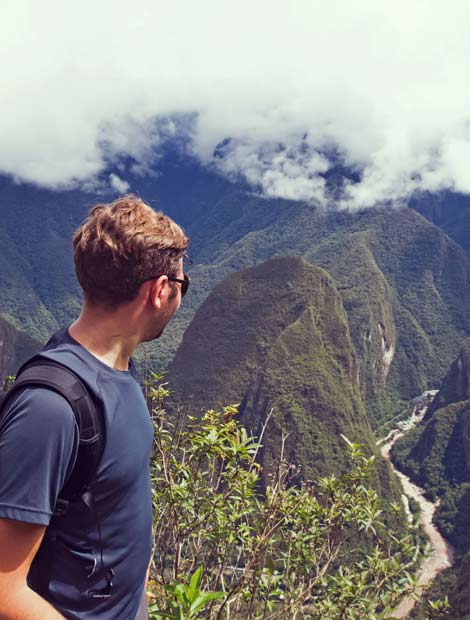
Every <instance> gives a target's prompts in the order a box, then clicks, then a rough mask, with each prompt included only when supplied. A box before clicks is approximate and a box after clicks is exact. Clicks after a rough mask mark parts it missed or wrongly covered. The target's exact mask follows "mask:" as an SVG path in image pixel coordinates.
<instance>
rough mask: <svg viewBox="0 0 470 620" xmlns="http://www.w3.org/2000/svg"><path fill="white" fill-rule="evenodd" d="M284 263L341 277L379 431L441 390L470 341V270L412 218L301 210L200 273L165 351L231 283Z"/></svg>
mask: <svg viewBox="0 0 470 620" xmlns="http://www.w3.org/2000/svg"><path fill="white" fill-rule="evenodd" d="M282 255H294V256H302V257H304V258H305V259H306V260H308V261H309V262H311V263H313V264H315V265H318V266H320V267H324V268H325V269H326V270H327V271H328V272H329V273H330V274H331V275H332V276H333V278H334V280H335V283H336V286H337V288H338V290H339V292H340V293H341V296H342V299H343V303H344V307H345V309H346V312H347V315H348V320H349V325H350V332H351V338H352V341H353V344H354V346H355V349H356V351H357V352H358V355H359V358H358V370H359V376H360V383H361V391H362V394H363V397H364V400H365V402H366V405H367V409H368V414H369V416H370V419H371V421H372V422H373V424H374V425H379V424H380V423H381V421H383V420H384V419H386V418H387V417H388V416H390V415H392V413H393V412H394V411H396V408H397V401H398V400H400V399H405V400H407V399H409V398H412V397H414V396H415V395H417V394H419V393H421V392H422V391H423V390H424V389H426V388H428V387H435V386H436V385H438V384H439V383H440V381H441V380H442V377H443V376H444V374H445V372H446V369H447V368H448V366H449V364H450V363H451V361H452V359H453V358H454V357H455V355H456V354H457V352H458V350H459V347H460V344H461V341H462V338H463V337H465V336H466V335H467V334H469V333H470V261H469V259H468V257H467V255H466V254H465V252H464V251H463V250H462V249H461V248H460V247H459V246H458V245H457V244H456V243H454V242H453V241H451V240H450V239H449V238H448V237H446V235H445V234H444V233H443V232H442V231H441V230H440V229H439V228H437V227H436V226H434V225H433V224H431V223H430V222H428V221H427V220H426V219H425V218H423V217H422V216H420V215H419V214H417V213H416V212H414V211H412V210H410V209H402V210H382V211H381V210H369V211H367V212H361V213H356V214H351V213H328V212H321V211H319V210H318V209H315V208H313V207H307V206H304V205H295V206H294V205H292V204H291V205H285V210H284V211H283V212H282V213H278V218H277V219H276V221H275V223H273V224H272V225H269V226H267V227H266V228H264V229H262V230H258V231H253V232H251V233H249V234H247V235H245V236H244V237H243V238H242V239H240V240H239V241H237V242H236V243H235V244H234V245H233V246H232V247H231V248H229V249H227V250H226V251H225V252H223V253H222V254H221V256H220V257H219V258H218V259H217V260H215V261H214V262H212V263H211V264H207V265H202V264H199V265H195V266H194V267H193V269H192V271H191V275H192V278H193V285H192V291H191V295H190V296H189V297H188V300H187V302H188V303H187V305H186V306H185V307H184V308H183V309H182V312H181V314H180V316H179V317H178V321H179V323H176V324H175V325H174V326H173V327H172V328H171V329H170V330H169V332H168V334H167V335H166V336H165V337H164V339H163V341H162V344H164V345H165V346H167V345H168V343H171V344H170V346H169V347H168V349H171V346H174V345H175V344H176V343H177V342H178V338H179V333H181V332H182V331H183V329H184V328H185V326H187V325H188V324H189V322H190V319H191V317H192V315H193V312H194V311H195V309H196V308H197V307H199V305H200V304H201V303H202V302H203V300H204V299H205V297H206V296H207V294H208V293H209V291H210V290H211V288H212V287H213V286H214V284H215V283H217V282H219V281H220V280H221V279H222V278H224V277H225V276H226V275H227V274H229V273H231V272H233V271H234V270H238V269H243V268H245V267H249V266H253V265H256V264H257V263H259V262H260V261H263V260H267V259H269V258H271V257H273V256H282ZM185 302H186V300H185Z"/></svg>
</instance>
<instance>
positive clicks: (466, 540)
mask: <svg viewBox="0 0 470 620" xmlns="http://www.w3.org/2000/svg"><path fill="white" fill-rule="evenodd" d="M469 352H470V341H468V340H467V341H466V342H465V343H464V345H463V348H462V351H461V353H460V354H459V356H458V358H457V360H455V362H454V363H453V364H452V365H451V367H450V370H449V372H448V373H447V375H446V377H445V379H444V382H443V385H442V388H441V390H440V391H439V393H438V394H437V396H436V398H435V399H434V402H433V403H432V408H433V410H432V413H431V414H430V415H427V416H426V421H425V424H424V427H417V428H416V429H414V430H413V431H411V432H410V433H408V434H407V435H406V436H405V437H404V438H402V439H401V440H399V441H398V442H397V443H396V445H395V447H394V449H393V459H394V461H395V462H396V463H397V464H398V466H399V468H400V469H402V470H403V471H405V472H406V473H408V475H410V477H411V478H412V479H413V480H415V481H416V482H417V483H418V484H419V485H420V486H422V487H424V489H425V490H426V493H427V495H428V496H429V497H430V498H431V499H433V500H437V499H438V500H439V502H440V504H439V508H438V510H437V511H436V515H435V522H436V524H437V526H438V527H439V529H440V531H441V532H442V534H443V535H444V536H445V537H446V538H447V539H448V540H449V541H450V542H451V543H452V544H453V545H454V547H455V548H456V550H457V559H456V563H455V565H454V567H453V568H452V569H450V570H449V571H445V573H443V574H442V575H440V576H439V577H438V579H437V580H436V582H435V584H433V586H432V591H433V593H435V594H437V595H442V594H449V598H450V601H451V603H452V605H453V610H452V611H451V613H450V615H449V616H446V618H451V619H452V620H469V619H470V594H469V592H468V579H469V578H470V394H469V391H468V382H467V378H468V376H469V373H470V355H469ZM416 617H417V618H421V617H423V616H422V614H421V612H420V613H418V614H417V616H416Z"/></svg>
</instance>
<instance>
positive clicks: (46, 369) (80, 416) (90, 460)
mask: <svg viewBox="0 0 470 620" xmlns="http://www.w3.org/2000/svg"><path fill="white" fill-rule="evenodd" d="M34 386H36V387H41V388H46V389H50V390H53V391H54V392H57V393H58V394H60V395H61V396H63V397H64V398H65V400H66V401H67V402H68V403H69V405H70V406H71V408H72V410H73V414H74V416H75V420H76V423H77V426H78V431H79V444H78V452H77V458H76V461H75V464H74V467H73V469H72V473H71V474H70V476H69V478H68V479H67V481H66V482H65V484H64V486H63V487H62V489H61V491H60V493H59V497H58V498H57V501H56V504H55V507H54V512H53V516H52V520H51V523H50V524H49V526H48V527H47V530H46V533H45V535H44V538H43V542H42V543H41V545H40V548H39V550H38V552H37V554H36V557H35V558H34V560H33V563H32V565H31V568H30V572H29V574H28V584H29V585H30V587H32V588H33V589H34V590H35V591H36V592H38V593H39V594H43V595H44V594H45V593H47V591H48V589H49V582H50V578H51V573H50V569H51V557H50V554H47V552H46V550H45V545H44V543H45V542H46V541H48V540H49V541H52V542H54V541H55V536H56V528H57V524H58V522H60V521H58V520H60V518H61V517H63V516H64V515H65V514H66V512H67V510H68V508H69V506H70V503H71V502H77V501H82V502H84V503H85V505H86V506H87V508H88V509H89V510H90V512H91V513H92V515H93V516H94V519H95V522H96V527H97V531H98V534H99V549H98V554H97V556H98V557H99V558H100V564H101V570H102V572H103V573H105V578H106V586H105V587H104V588H101V589H90V590H88V596H89V597H91V598H98V599H100V598H108V597H109V596H111V592H112V588H113V577H114V570H113V569H112V568H108V569H107V568H106V567H105V564H104V561H103V543H102V540H101V526H100V522H99V518H98V515H97V512H96V509H95V502H94V497H93V493H92V491H91V489H90V483H91V482H92V480H93V479H94V478H95V475H96V470H97V467H98V463H99V461H100V459H101V456H102V454H103V451H104V444H105V425H104V416H103V413H102V410H101V408H100V406H99V405H98V403H97V402H96V400H95V398H94V397H93V395H92V394H91V393H90V392H89V390H88V389H87V388H86V386H85V384H84V383H83V382H82V380H81V379H80V378H79V377H78V376H77V375H76V374H75V373H74V372H73V371H72V370H70V368H67V367H66V366H63V365H62V364H60V363H59V362H56V361H54V360H50V359H48V358H47V357H44V356H42V355H41V354H40V353H39V354H37V355H35V356H34V357H32V358H31V359H30V360H28V361H27V362H26V363H25V364H23V366H21V368H20V369H19V371H18V374H17V376H16V379H15V382H14V383H13V385H12V386H11V387H10V389H9V390H8V391H7V392H6V393H5V394H3V395H1V396H0V417H1V415H2V412H3V411H4V409H5V406H6V404H7V403H8V402H9V401H10V399H12V398H13V397H14V396H15V395H16V394H17V393H18V392H20V390H21V389H23V388H25V387H34ZM97 556H95V560H94V565H93V568H92V570H91V572H90V574H89V575H88V577H89V578H90V577H93V576H94V575H95V573H96V569H97Z"/></svg>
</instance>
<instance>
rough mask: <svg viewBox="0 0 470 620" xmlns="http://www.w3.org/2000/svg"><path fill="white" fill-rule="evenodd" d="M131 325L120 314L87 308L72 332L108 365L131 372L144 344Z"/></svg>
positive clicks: (72, 326)
mask: <svg viewBox="0 0 470 620" xmlns="http://www.w3.org/2000/svg"><path fill="white" fill-rule="evenodd" d="M126 323H127V325H126ZM131 325H132V322H129V321H128V320H127V321H123V317H122V316H120V314H119V313H118V312H116V313H112V314H110V313H109V312H103V311H100V310H99V309H90V308H86V307H84V308H83V310H82V313H81V314H80V317H79V318H78V319H77V320H76V321H75V322H74V323H72V325H71V326H70V327H69V333H70V335H71V336H72V338H73V339H74V340H76V341H77V342H79V343H80V344H81V345H82V346H83V347H85V349H87V350H88V351H89V352H90V353H91V354H92V355H94V356H95V357H96V358H97V359H99V360H100V361H102V362H103V363H104V364H106V365H108V366H110V367H111V368H114V369H115V370H128V368H129V360H130V358H131V355H132V353H133V352H134V350H135V348H136V347H137V345H138V344H139V342H140V338H139V335H138V334H136V333H134V332H133V330H132V328H131Z"/></svg>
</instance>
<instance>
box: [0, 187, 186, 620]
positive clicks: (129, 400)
mask: <svg viewBox="0 0 470 620" xmlns="http://www.w3.org/2000/svg"><path fill="white" fill-rule="evenodd" d="M187 245H188V238H187V237H186V235H185V234H184V232H183V231H182V229H181V228H180V227H179V226H178V225H177V224H175V223H174V222H173V221H172V220H171V219H170V218H168V217H167V216H165V215H163V214H162V213H156V212H154V211H153V210H152V209H151V208H150V207H149V206H147V205H146V204H145V203H144V202H142V201H141V200H140V199H139V198H136V197H135V196H132V195H128V196H124V197H122V198H120V199H118V200H116V201H115V202H113V203H111V204H103V205H98V206H96V207H94V208H93V209H92V210H91V212H90V214H89V217H88V219H87V220H86V222H85V223H84V224H83V226H81V227H80V228H79V229H78V230H77V231H76V233H75V235H74V239H73V246H74V259H75V269H76V274H77V278H78V281H79V283H80V285H81V287H82V289H83V293H84V302H83V308H82V312H81V314H80V317H79V318H78V319H77V321H75V323H73V324H72V325H71V326H70V327H69V328H68V329H64V330H61V331H60V332H58V333H57V334H55V335H54V336H53V338H52V339H51V341H50V342H49V343H48V345H47V346H46V348H45V350H44V351H43V355H44V356H46V357H47V358H48V359H50V360H53V361H55V362H59V363H60V364H62V365H64V366H66V367H68V368H70V369H71V370H73V371H74V372H75V373H76V374H77V375H78V376H79V377H80V379H81V380H82V381H83V382H84V384H85V385H86V386H87V389H88V391H89V392H90V393H91V394H92V395H93V398H94V399H96V402H97V403H99V406H100V409H101V411H102V412H103V416H102V417H103V418H104V425H105V433H104V435H105V443H104V451H103V454H102V456H101V458H100V461H99V463H98V465H97V468H96V474H95V478H94V480H93V481H92V483H91V485H90V488H91V489H92V491H93V497H94V505H93V506H92V508H93V509H92V510H91V509H89V508H90V507H89V506H87V505H85V502H74V503H71V504H70V506H69V507H68V510H67V513H66V514H65V515H64V516H63V517H61V519H60V520H59V524H58V525H54V527H53V528H52V527H49V528H48V529H47V530H46V528H47V526H48V525H49V523H50V521H51V517H52V515H53V511H54V507H55V504H56V501H57V498H58V496H59V493H60V491H61V489H62V487H63V485H64V483H65V482H66V481H67V479H68V477H69V476H70V475H71V472H72V471H73V468H74V464H75V460H76V457H77V452H78V442H79V434H78V427H77V423H76V420H75V416H74V413H73V411H72V408H71V406H70V404H69V403H68V402H67V400H66V399H65V398H64V397H62V396H61V395H59V394H57V393H56V392H54V391H52V390H49V389H47V388H45V387H36V388H34V387H25V388H24V389H23V390H22V391H20V392H19V394H17V395H13V396H12V397H11V399H9V400H8V402H7V404H6V407H5V411H4V412H3V413H2V416H1V419H0V620H59V619H63V618H65V619H66V620H76V619H80V620H98V619H100V620H104V619H106V620H135V619H136V617H137V614H138V613H139V618H140V617H141V616H140V614H141V612H138V608H139V605H140V607H141V611H142V609H143V608H144V607H145V605H144V604H143V601H144V583H145V578H146V571H147V566H148V563H149V560H150V554H151V547H152V542H151V534H152V531H151V529H152V505H151V488H150V472H149V458H150V452H151V445H152V436H153V433H152V424H151V421H150V417H149V414H148V410H147V407H146V403H145V400H144V397H143V394H142V391H141V389H140V387H139V385H138V383H137V381H136V379H135V373H134V368H133V365H132V360H131V355H132V353H133V351H134V349H135V348H136V347H137V345H138V344H139V343H141V342H144V341H148V340H152V339H154V338H158V337H159V336H160V335H161V333H162V332H163V330H164V328H165V326H166V324H167V323H168V321H169V320H170V319H171V317H172V316H173V315H174V313H175V312H176V311H177V310H178V308H179V306H180V304H181V298H182V295H184V293H185V292H186V290H187V287H188V284H189V279H188V278H187V276H184V274H183V267H182V258H183V255H184V253H185V250H186V248H187ZM51 530H53V534H54V535H53V536H51V535H50V532H51ZM38 550H39V553H38ZM39 557H41V558H43V559H42V560H41V563H39V560H38V558H39ZM44 558H46V564H45V563H44ZM38 567H39V568H38ZM35 570H36V576H37V573H39V577H41V579H39V581H38V580H37V579H36V578H35V579H33V578H32V576H33V574H34V572H35ZM45 572H47V573H48V575H47V579H46V581H45V585H44V573H45ZM41 581H42V582H43V584H42V585H40V586H38V585H35V584H37V583H39V582H41Z"/></svg>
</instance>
